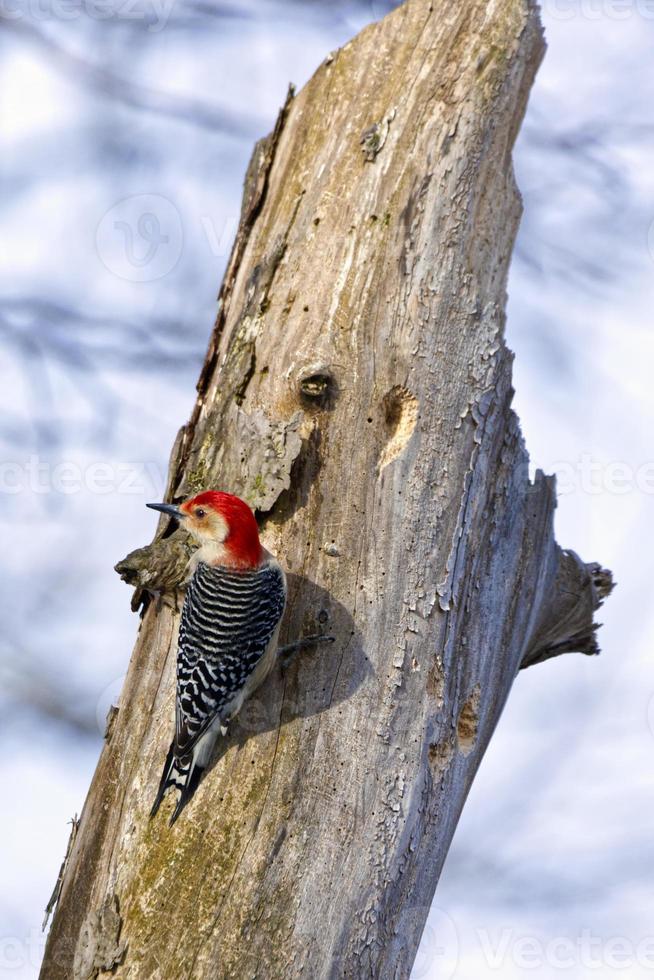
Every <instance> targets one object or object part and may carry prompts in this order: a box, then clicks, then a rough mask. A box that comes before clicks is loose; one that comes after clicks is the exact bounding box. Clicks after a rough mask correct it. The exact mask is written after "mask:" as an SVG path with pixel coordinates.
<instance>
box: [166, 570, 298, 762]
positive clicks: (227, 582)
mask: <svg viewBox="0 0 654 980" xmlns="http://www.w3.org/2000/svg"><path fill="white" fill-rule="evenodd" d="M285 603H286V583H285V579H284V573H283V572H282V570H281V568H280V567H279V565H278V564H277V562H275V561H271V562H268V563H266V564H264V565H262V566H261V567H260V568H257V569H255V570H253V571H235V570H232V569H228V568H225V567H215V566H212V565H206V564H204V562H200V563H199V564H198V566H197V568H196V570H195V573H194V575H193V578H192V579H191V582H190V584H189V587H188V589H187V592H186V598H185V600H184V607H183V609H182V618H181V624H180V629H179V645H178V652H177V709H176V726H175V727H176V731H175V740H174V746H175V754H176V755H177V756H178V757H179V758H182V757H184V756H186V755H188V754H189V753H190V752H191V751H192V750H193V748H194V746H195V745H196V744H197V742H198V740H199V739H200V738H201V737H202V735H203V734H204V733H205V732H206V731H207V730H208V729H209V728H210V727H211V726H212V724H214V723H224V722H226V721H228V720H229V718H230V716H231V715H232V714H233V713H234V712H235V711H237V710H238V708H239V707H240V704H241V703H242V700H243V695H244V693H245V694H247V689H248V687H249V686H250V684H251V682H252V679H253V675H255V672H256V670H257V666H258V665H259V664H260V661H261V658H262V657H263V656H264V654H265V653H266V652H267V651H268V648H269V646H270V643H271V641H272V640H273V638H274V636H275V631H276V630H277V628H278V626H279V623H280V620H281V618H282V614H283V612H284V606H285Z"/></svg>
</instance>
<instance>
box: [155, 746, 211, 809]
mask: <svg viewBox="0 0 654 980" xmlns="http://www.w3.org/2000/svg"><path fill="white" fill-rule="evenodd" d="M195 756H196V753H193V754H192V755H189V756H187V757H186V758H184V759H180V758H178V757H177V756H176V755H175V747H174V742H173V743H171V746H170V748H169V750H168V755H167V756H166V762H165V764H164V768H163V773H162V774H161V782H160V783H159V789H158V791H157V796H156V798H155V801H154V804H153V806H152V809H151V811H150V817H151V818H152V817H154V815H155V814H156V812H157V810H158V809H159V807H160V806H161V801H162V800H163V798H164V796H165V795H166V793H167V791H168V790H169V789H170V788H171V787H175V789H178V790H179V791H180V794H179V799H178V801H177V806H176V807H175V809H174V810H173V813H172V816H171V818H170V821H169V823H170V825H171V826H172V825H173V824H174V823H175V821H176V820H177V818H178V816H179V815H180V813H181V812H182V810H183V809H184V807H185V806H186V804H187V803H188V801H189V800H190V799H191V797H192V796H193V794H194V793H195V791H196V789H197V788H198V785H199V783H200V780H201V778H202V773H203V772H204V766H201V765H198V763H197V761H196V758H195Z"/></svg>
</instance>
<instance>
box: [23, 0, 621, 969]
mask: <svg viewBox="0 0 654 980" xmlns="http://www.w3.org/2000/svg"><path fill="white" fill-rule="evenodd" d="M542 51H543V41H542V34H541V28H540V25H539V21H538V17H537V13H536V9H535V7H534V5H532V4H531V3H530V2H527V0H497V2H486V0H483V2H481V0H469V2H467V3H465V4H461V3H459V2H458V0H439V2H434V3H429V2H427V0H408V2H407V3H405V4H404V5H403V6H402V7H400V8H398V9H397V10H396V11H394V12H393V13H392V14H390V15H389V16H388V17H386V18H385V19H384V20H383V21H381V22H380V23H379V24H374V25H372V26H370V27H368V28H366V29H365V30H364V31H363V32H362V33H361V34H360V35H359V36H358V37H357V38H356V39H354V40H353V41H352V42H350V43H349V44H347V45H346V46H345V47H344V48H343V49H341V50H340V51H338V52H335V53H334V54H332V55H330V56H329V57H328V58H327V59H326V60H325V62H324V63H323V64H322V65H321V67H320V68H319V69H318V71H317V72H316V74H315V75H314V77H313V78H312V79H311V80H310V81H309V83H308V84H307V85H306V86H305V88H304V89H303V90H302V91H301V92H300V93H299V94H298V95H297V96H294V95H293V93H292V92H290V93H289V99H288V101H287V103H286V105H285V106H284V109H283V111H282V113H281V114H280V118H279V121H278V124H277V127H276V129H275V132H274V134H273V135H272V136H271V137H269V138H268V139H266V140H264V141H261V142H260V143H259V144H257V147H256V148H255V153H254V156H253V162H252V164H251V166H250V170H249V172H248V178H247V181H246V188H245V194H244V205H243V212H242V220H241V226H240V229H239V232H238V236H237V240H236V243H235V246H234V251H233V253H232V257H231V259H230V262H229V265H228V269H227V272H226V274H225V279H224V282H223V287H222V289H221V294H220V309H219V315H218V320H217V323H216V327H215V330H214V333H213V336H212V339H211V343H210V347H209V351H208V354H207V359H206V362H205V365H204V368H203V371H202V374H201V377H200V381H199V385H198V398H197V403H196V407H195V410H194V413H193V416H192V418H191V420H190V422H189V423H188V425H187V426H186V427H185V428H184V429H183V430H182V431H181V433H180V437H179V439H178V441H177V443H176V446H175V449H174V452H173V457H172V459H171V471H170V478H169V493H170V499H181V498H182V497H184V496H187V495H188V494H189V493H191V492H193V491H196V490H199V489H201V488H206V487H209V486H211V487H216V488H220V489H227V490H231V491H233V492H236V493H240V494H241V495H243V496H245V497H247V498H248V499H249V500H251V501H252V502H253V503H254V504H255V506H257V507H258V509H259V514H260V517H261V521H262V525H263V528H264V539H265V543H266V544H267V546H268V547H270V549H271V550H272V551H273V552H275V553H276V554H277V555H278V556H280V557H281V558H282V560H283V562H284V564H285V566H286V568H287V569H288V571H289V572H290V576H289V581H290V602H289V611H288V614H287V616H286V618H285V623H284V627H283V632H282V637H281V641H282V642H288V641H290V640H293V639H295V638H297V637H298V636H299V635H302V634H303V633H316V632H331V633H333V635H335V636H336V638H337V640H336V643H334V644H333V645H331V646H326V647H318V648H316V649H315V650H314V651H312V652H310V653H303V654H300V655H299V656H298V657H297V658H296V659H295V660H294V661H293V663H292V664H291V666H290V667H289V668H288V669H287V670H286V671H285V672H284V673H282V672H281V671H276V672H275V673H274V674H273V675H272V677H271V678H270V680H269V681H268V682H267V683H266V685H265V686H264V688H263V689H261V690H260V691H259V692H258V693H257V695H256V698H255V700H254V701H253V702H250V703H249V704H248V706H247V707H246V709H245V710H244V712H243V715H242V717H241V719H240V722H239V723H238V724H237V725H236V726H235V728H234V730H233V733H232V734H231V736H230V737H229V739H228V740H227V742H226V745H225V750H224V752H223V753H222V755H221V757H220V758H219V759H218V760H216V762H215V764H214V766H213V768H212V769H211V770H210V771H209V772H208V774H207V776H206V778H205V779H204V781H203V783H202V784H201V786H200V788H199V790H198V792H197V794H196V796H195V798H194V799H193V801H192V803H191V804H190V805H189V807H188V808H187V810H186V811H185V812H184V814H183V817H182V818H181V819H180V820H179V821H178V822H177V824H175V826H174V827H173V828H172V829H171V828H169V827H168V825H167V818H168V815H169V812H170V807H171V806H172V803H171V802H170V801H168V802H167V803H166V805H164V806H163V807H162V809H161V811H160V813H159V814H158V816H157V818H156V819H154V820H153V821H149V820H148V812H149V809H150V806H151V804H152V800H153V798H154V795H155V792H156V787H157V783H158V780H159V776H160V771H161V767H162V764H163V760H164V757H165V754H166V750H167V747H168V743H169V739H170V735H171V729H172V719H173V697H174V673H175V637H176V632H177V628H178V620H179V614H178V612H177V611H176V608H175V605H174V603H172V604H168V603H158V602H157V603H154V602H150V603H149V604H148V603H146V607H145V611H144V615H143V619H142V622H141V627H140V633H139V637H138V641H137V644H136V648H135V651H134V654H133V657H132V661H131V664H130V668H129V672H128V676H127V679H126V682H125V687H124V690H123V693H122V695H121V700H120V708H119V712H118V715H117V716H116V718H115V720H114V722H113V726H112V730H111V734H110V738H109V739H108V741H107V744H106V745H105V748H104V750H103V753H102V756H101V758H100V761H99V764H98V768H97V771H96V774H95V777H94V780H93V783H92V786H91V788H90V791H89V795H88V798H87V801H86V804H85V807H84V812H83V814H82V818H81V824H80V828H79V832H78V834H77V837H76V840H75V843H74V847H73V849H72V852H71V855H70V859H69V862H68V866H67V871H66V875H65V880H64V883H63V889H62V893H61V897H60V902H59V906H58V909H57V912H56V915H55V919H54V923H53V927H52V930H51V934H50V937H49V941H48V947H47V951H46V958H45V963H44V967H43V974H42V975H43V976H44V977H46V978H59V977H66V978H69V977H75V980H80V978H82V977H86V976H92V975H93V976H95V975H102V973H103V972H104V971H107V970H110V969H113V971H114V974H115V975H117V976H120V977H124V978H130V980H135V978H165V980H171V978H187V977H188V978H195V977H212V978H214V977H219V978H239V980H242V978H250V977H252V978H255V977H256V978H277V977H280V978H281V977H283V978H286V980H289V978H294V977H308V978H309V977H310V978H312V980H314V978H331V977H337V976H338V977H342V976H347V977H383V978H394V977H398V978H400V977H402V978H404V977H407V976H408V974H409V972H410V968H411V964H412V962H413V958H414V956H415V952H416V949H417V945H418V943H419V940H420V935H421V932H422V929H423V926H424V922H425V919H426V916H427V913H428V910H429V907H430V903H431V901H432V897H433V894H434V889H435V887H436V883H437V881H438V877H439V874H440V870H441V867H442V864H443V861H444V858H445V856H446V854H447V851H448V848H449V845H450V841H451V838H452V834H453V832H454V829H455V827H456V824H457V820H458V818H459V814H460V811H461V808H462V806H463V804H464V801H465V798H466V795H467V792H468V789H469V787H470V784H471V782H472V779H473V778H474V775H475V772H476V770H477V767H478V765H479V762H480V759H481V757H482V754H483V752H484V750H485V748H486V745H487V744H488V741H489V739H490V737H491V735H492V733H493V730H494V728H495V725H496V723H497V720H498V718H499V715H500V713H501V711H502V708H503V706H504V703H505V701H506V698H507V695H508V693H509V690H510V687H511V684H512V682H513V680H514V678H515V676H516V674H517V672H518V670H519V669H520V667H521V666H526V665H529V664H531V663H536V662H538V661H539V660H544V659H547V657H548V656H553V655H555V654H556V653H558V652H563V651H564V650H567V649H572V648H574V647H575V645H576V646H577V648H579V649H581V650H582V652H594V651H595V647H594V645H593V644H594V640H593V624H592V618H593V610H594V608H596V606H597V605H598V604H599V602H600V601H601V598H602V597H603V596H604V595H605V594H607V592H608V590H609V586H610V582H609V578H608V577H607V573H602V572H601V570H600V569H598V568H597V567H596V566H586V565H584V563H583V562H581V561H580V560H579V559H576V556H574V557H572V556H571V555H570V554H568V553H565V552H562V551H561V550H560V549H559V548H558V546H557V545H556V544H555V542H554V538H553V532H552V515H553V510H554V506H555V494H554V488H553V484H552V481H551V480H550V479H548V478H546V477H544V476H543V475H542V474H540V473H539V474H537V476H536V478H535V481H534V482H533V483H531V482H530V480H529V476H528V459H527V453H526V451H525V447H524V445H523V440H522V437H521V434H520V430H519V425H518V422H517V419H516V417H515V415H514V413H513V412H512V410H511V397H512V390H511V354H510V353H509V351H508V350H507V349H506V347H505V344H504V340H503V321H504V306H505V288H506V277H507V269H508V264H509V259H510V255H511V249H512V246H513V241H514V236H515V233H516V228H517V224H518V220H519V215H520V200H519V195H518V193H517V190H516V187H515V184H514V179H513V171H512V165H511V149H512V146H513V142H514V138H515V135H516V132H517V130H518V127H519V125H520V121H521V119H522V115H523V112H524V107H525V102H526V99H527V95H528V91H529V88H530V85H531V82H532V79H533V75H534V73H535V70H536V68H537V66H538V63H539V61H540V58H541V55H542ZM243 433H247V439H245V440H244V439H243V435H242V434H243ZM168 530H169V528H167V527H166V522H165V520H162V523H161V526H160V534H165V533H167V531H168ZM177 538H178V536H176V537H175V540H177ZM168 540H169V539H168V538H161V536H160V537H159V539H158V542H157V545H156V546H157V547H159V548H161V547H162V541H163V542H164V543H165V542H166V541H168ZM171 540H172V539H171ZM171 547H177V545H175V544H173V545H171ZM139 555H140V557H139V562H140V563H141V564H140V565H139V569H138V575H140V576H141V577H140V578H138V576H137V577H136V578H135V579H134V581H136V582H137V584H139V585H140V586H141V590H142V589H143V588H144V587H145V588H147V581H145V582H144V580H143V567H144V564H143V563H144V561H145V564H147V561H148V560H150V561H151V562H152V564H153V568H152V574H153V575H154V576H155V578H156V575H157V567H156V566H157V562H158V561H159V560H160V559H159V558H157V555H156V554H155V552H149V551H148V550H147V549H146V551H145V552H140V553H139ZM144 556H145V558H144ZM148 556H149V558H148ZM166 562H168V558H166ZM174 564H175V563H174V562H172V564H170V567H174ZM166 567H168V564H166ZM123 570H124V569H123ZM127 574H129V572H128V573H127ZM134 574H135V575H136V573H134ZM571 582H572V583H574V588H572V589H571V588H570V584H571ZM571 593H573V598H572V599H571ZM141 594H143V593H142V591H141ZM539 669H547V668H539ZM103 910H104V911H103ZM116 914H118V915H119V922H118V921H117V920H116V917H115V916H116ZM102 922H109V923H110V926H111V929H110V931H111V935H109V936H103V935H100V936H97V937H96V938H97V942H95V945H93V930H94V929H96V931H97V929H99V928H100V927H99V925H98V923H102ZM117 926H119V927H120V928H119V929H117ZM103 928H104V927H103ZM89 937H91V938H89ZM89 948H91V949H93V950H95V953H94V956H93V957H91V956H90V954H89V953H88V949H89ZM105 949H106V950H108V951H109V952H108V956H107V962H106V963H105V964H104V965H103V963H102V950H105ZM76 953H77V959H75V957H76ZM118 957H119V958H120V962H119V964H118V965H115V960H116V958H118ZM112 958H113V960H114V963H113V964H112V963H110V962H109V960H111V959H112ZM89 962H91V963H92V964H93V965H92V967H91V968H89V967H88V963H89ZM75 963H77V967H75V966H74V964H75ZM80 964H82V965H81V966H80ZM84 971H86V972H84ZM89 971H90V972H89Z"/></svg>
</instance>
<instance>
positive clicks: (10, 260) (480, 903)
mask: <svg viewBox="0 0 654 980" xmlns="http://www.w3.org/2000/svg"><path fill="white" fill-rule="evenodd" d="M390 6H391V4H386V3H384V2H382V0H379V2H374V0H368V2H359V3H355V2H348V3H346V2H344V0H332V2H331V3H329V2H326V0H325V2H320V0H308V2H304V3H300V2H293V0H280V2H275V0H247V2H243V0H239V2H238V3H237V2H236V0H234V2H233V3H231V2H226V3H222V2H220V0H110V2H107V0H81V2H80V0H1V2H0V17H1V20H0V28H1V30H0V49H1V51H2V55H3V57H2V60H1V62H0V117H1V129H2V133H3V136H4V146H3V162H2V173H3V177H4V194H3V198H2V211H1V214H0V219H1V229H2V231H1V238H0V241H1V244H0V251H1V257H2V261H1V263H0V266H1V267H0V297H1V301H0V336H1V338H2V343H1V345H0V372H1V373H0V377H1V379H2V385H1V386H0V521H1V527H2V555H1V558H0V562H1V564H2V572H3V589H2V599H3V610H2V619H3V625H4V634H3V636H2V639H1V641H0V644H1V646H0V653H1V657H2V661H1V667H0V669H1V674H0V726H1V732H2V745H3V751H2V786H3V803H2V806H1V807H0V841H1V842H2V845H1V846H2V854H1V855H0V860H1V861H2V869H3V874H2V883H3V888H2V896H1V898H0V975H1V976H5V975H6V976H7V977H12V978H17V980H18V978H21V980H23V978H33V977H35V976H36V975H37V973H38V966H39V962H40V958H41V955H42V949H43V943H44V938H43V936H42V934H41V931H40V927H41V920H42V918H43V909H44V907H45V904H46V902H47V900H48V898H49V895H50V892H51V890H52V886H53V884H54V881H55V878H56V875H57V872H58V869H59V865H60V862H61V859H62V857H63V854H64V851H65V847H66V841H67V838H68V832H69V827H68V825H67V821H68V820H69V819H70V817H71V816H72V815H73V814H74V813H79V812H80V810H81V807H82V803H83V800H84V796H85V793H86V789H87V787H88V784H89V780H90V777H91V774H92V772H93V769H94V766H95V762H96V759H97V756H98V752H99V748H100V744H101V731H102V730H103V726H104V718H105V715H106V712H107V708H108V707H109V704H110V703H111V701H112V699H114V698H115V697H116V696H117V694H118V691H119V690H120V685H121V679H122V676H123V673H124V671H125V667H126V664H127V661H128V658H129V656H130V652H131V648H132V644H133V640H134V637H135V633H136V627H137V621H136V619H135V617H134V616H133V614H132V613H130V611H129V596H130V593H129V591H128V589H127V587H126V586H125V585H123V584H122V583H121V582H120V581H119V579H118V577H117V575H116V574H115V573H114V572H113V570H112V566H113V564H114V563H115V561H117V560H118V559H119V558H121V557H123V555H124V554H126V553H127V552H128V551H129V550H131V549H132V548H133V547H135V546H138V545H141V544H143V543H145V542H146V541H147V540H149V538H150V536H151V533H152V532H153V530H154V527H155V520H156V518H155V516H154V515H153V514H150V513H149V512H147V511H145V510H144V507H143V504H144V502H145V501H146V500H153V499H154V500H157V499H161V494H162V492H163V486H164V476H165V471H166V464H167V456H168V452H169V449H170V446H171V444H172V441H173V438H174V436H175V433H176V431H177V428H178V426H179V425H180V423H181V422H182V421H184V420H185V419H186V418H187V417H188V414H189V412H190V409H191V407H192V402H193V395H194V383H195V380H196V376H197V372H198V369H199V366H200V364H201V362H202V359H203V355H204V351H205V346H206V342H207V338H208V335H209V331H210V328H211V326H212V324H213V320H214V315H215V297H216V292H217V288H218V285H219V282H220V277H221V274H222V270H223V267H224V264H225V261H226V257H227V253H228V251H229V248H230V246H231V241H232V237H233V234H234V230H235V223H236V219H237V216H238V211H239V205H240V191H241V182H242V177H243V173H244V170H245V166H246V163H247V161H248V159H249V155H250V151H251V147H252V143H253V141H254V139H256V138H258V137H259V136H260V135H262V134H263V133H265V132H267V131H269V129H270V128H271V125H272V123H273V121H274V118H275V115H276V112H277V109H278V107H279V106H280V104H281V103H282V101H283V99H284V96H285V92H286V88H287V84H288V82H289V81H294V82H295V83H297V84H298V85H301V84H302V83H303V82H304V81H305V80H306V79H307V78H308V77H309V76H310V74H311V73H312V71H313V70H314V69H315V68H316V66H317V65H318V64H319V62H320V61H321V60H322V59H323V57H324V56H325V54H326V53H327V52H328V51H329V50H331V49H333V48H335V47H337V46H339V45H340V44H342V43H343V42H345V41H346V40H347V39H348V38H350V37H351V36H352V35H353V34H355V33H356V32H357V30H358V29H359V28H360V27H362V26H363V25H364V24H365V23H367V22H368V21H370V20H373V19H376V18H378V17H379V16H381V15H382V14H383V13H384V12H385V11H386V10H387V9H388V8H389V7H390ZM543 19H544V22H545V26H546V31H547V39H548V43H549V51H548V54H547V56H546V60H545V63H544V66H543V68H542V69H541V71H540V74H539V76H538V79H537V82H536V86H535V88H534V91H533V94H532V98H531V102H530V106H529V111H528V114H527V118H526V121H525V124H524V127H523V130H522V133H521V135H520V138H519V141H518V146H517V150H516V154H515V162H516V170H517V174H518V181H519V184H520V187H521V189H522V192H523V196H524V203H525V214H524V218H523V222H522V227H521V232H520V236H519V241H518V246H517V250H516V253H515V257H514V261H513V266H512V272H511V279H510V299H509V310H508V328H507V334H508V342H509V345H510V346H511V347H512V348H513V350H515V352H516V362H515V387H516V399H515V404H516V408H517V410H518V413H519V415H520V418H521V421H522V427H523V431H524V433H525V436H526V440H527V445H528V447H529V450H530V453H531V457H532V461H533V464H534V466H538V467H542V468H543V469H545V471H547V472H553V471H555V472H557V473H558V474H559V507H558V512H557V536H558V540H559V542H560V543H561V544H562V545H563V546H565V547H572V548H574V549H575V550H576V551H578V552H579V553H580V554H581V555H582V556H583V557H584V559H585V560H587V561H591V560H599V561H601V562H602V563H603V564H604V565H605V566H607V567H609V568H611V569H613V571H614V573H615V576H616V578H617V580H618V582H619V588H618V589H617V590H616V592H615V593H614V595H613V596H612V597H611V599H610V601H609V602H608V603H607V604H606V606H605V607H604V609H603V610H602V613H601V615H600V619H602V620H604V622H605V626H604V627H603V629H602V630H601V636H600V642H601V647H602V651H603V655H602V657H601V658H599V659H594V660H593V659H588V658H583V657H579V656H576V657H575V656H569V657H565V658H560V659H559V660H555V661H551V662H549V663H547V664H545V665H542V666H538V667H536V668H533V669H530V670H528V671H526V672H524V674H522V675H521V676H520V677H519V678H518V680H517V683H516V685H515V687H514V690H513V693H512V696H511V699H510V702H509V705H508V708H507V709H506V711H505V713H504V716H503V718H502V720H501V723H500V726H499V728H498V731H497V733H496V736H495V739H494V741H493V743H492V745H491V747H490V749H489V751H488V753H487V755H486V758H485V760H484V762H483V764H482V767H481V770H480V773H479V776H478V779H477V781H476V782H475V785H474V787H473V790H472V793H471V796H470V799H469V802H468V804H467V806H466V809H465V811H464V816H463V818H462V821H461V824H460V826H459V829H458V831H457V835H456V838H455V841H454V844H453V847H452V850H451V852H450V855H449V858H448V861H447V864H446V867H445V871H444V874H443V878H442V880H441V884H440V886H439V889H438V891H437V894H436V904H435V907H434V908H433V910H432V913H431V916H430V922H429V925H428V928H427V931H426V933H425V936H424V939H423V943H422V947H421V951H420V953H419V956H418V961H417V963H416V968H415V971H414V977H415V978H416V980H417V978H427V980H436V978H438V980H441V978H450V977H454V978H457V980H479V978H482V977H487V976H489V977H491V976H497V977H502V978H503V980H504V978H508V980H514V978H527V977H530V978H539V980H540V978H545V977H557V978H558V977H565V976H568V977H574V978H577V977H586V976H589V977H602V978H603V977H614V976H629V977H630V978H631V977H634V978H640V977H646V976H650V975H652V974H654V917H653V912H654V903H653V901H652V885H653V878H654V838H653V836H652V832H651V825H652V814H653V813H654V778H653V774H652V761H651V760H652V755H653V749H654V734H653V733H654V700H652V695H653V693H654V683H653V681H652V672H651V666H650V663H651V651H650V637H651V635H652V627H653V625H654V624H653V622H652V620H653V619H654V611H653V610H654V606H653V604H652V602H651V601H650V593H651V582H652V581H653V580H654V567H652V566H653V564H654V562H653V558H652V553H653V551H652V548H651V543H652V528H653V521H652V517H653V508H654V449H653V448H652V437H651V433H652V431H654V424H653V423H654V399H653V397H652V373H653V356H654V334H653V333H652V327H651V320H652V315H653V311H654V288H653V272H654V225H653V224H652V222H653V221H654V166H652V159H653V149H654V110H653V108H652V107H653V106H654V72H653V71H652V64H653V52H654V0H640V2H639V0H576V2H573V0H546V2H545V6H544V10H543ZM148 213H150V214H154V215H155V219H156V220H155V221H154V223H153V222H152V220H150V219H144V218H143V217H142V216H143V215H144V214H148ZM117 222H118V223H120V222H122V224H118V225H117V224H116V223H117ZM116 227H119V228H120V229H121V232H122V234H121V235H120V236H118V237H117V236H116V233H115V229H116ZM153 345H154V346H153ZM71 556H74V560H73V561H70V558H71Z"/></svg>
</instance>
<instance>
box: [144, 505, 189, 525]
mask: <svg viewBox="0 0 654 980" xmlns="http://www.w3.org/2000/svg"><path fill="white" fill-rule="evenodd" d="M145 506H146V507H149V508H150V509H151V510H160V511H161V513H162V514H168V516H169V517H174V518H175V520H176V521H180V520H181V519H182V517H183V516H184V515H183V514H182V512H181V511H180V509H179V507H178V506H177V504H146V505H145Z"/></svg>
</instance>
